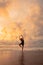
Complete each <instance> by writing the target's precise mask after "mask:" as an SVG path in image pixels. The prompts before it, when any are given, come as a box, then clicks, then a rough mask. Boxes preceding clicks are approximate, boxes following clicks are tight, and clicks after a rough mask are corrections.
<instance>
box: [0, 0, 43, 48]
mask: <svg viewBox="0 0 43 65" xmlns="http://www.w3.org/2000/svg"><path fill="white" fill-rule="evenodd" d="M21 34H22V35H23V37H24V40H25V45H27V47H29V46H30V47H43V0H0V41H9V42H12V41H14V42H15V41H19V36H20V35H21ZM14 44H15V43H14Z"/></svg>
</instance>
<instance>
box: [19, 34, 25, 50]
mask: <svg viewBox="0 0 43 65" xmlns="http://www.w3.org/2000/svg"><path fill="white" fill-rule="evenodd" d="M19 39H20V41H21V43H20V44H19V46H20V47H22V50H23V48H24V38H23V36H22V35H20V37H19Z"/></svg>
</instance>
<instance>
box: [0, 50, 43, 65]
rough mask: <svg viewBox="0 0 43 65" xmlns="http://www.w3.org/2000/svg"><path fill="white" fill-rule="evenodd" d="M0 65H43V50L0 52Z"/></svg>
mask: <svg viewBox="0 0 43 65" xmlns="http://www.w3.org/2000/svg"><path fill="white" fill-rule="evenodd" d="M0 65H43V50H30V51H29V50H24V51H23V52H22V50H0Z"/></svg>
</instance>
